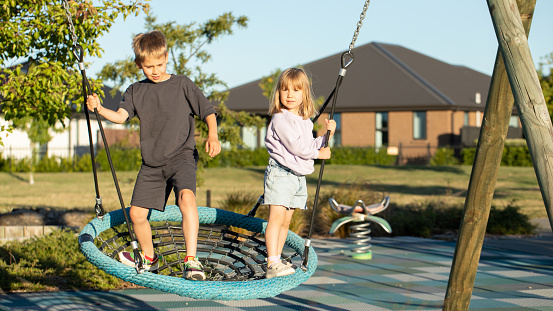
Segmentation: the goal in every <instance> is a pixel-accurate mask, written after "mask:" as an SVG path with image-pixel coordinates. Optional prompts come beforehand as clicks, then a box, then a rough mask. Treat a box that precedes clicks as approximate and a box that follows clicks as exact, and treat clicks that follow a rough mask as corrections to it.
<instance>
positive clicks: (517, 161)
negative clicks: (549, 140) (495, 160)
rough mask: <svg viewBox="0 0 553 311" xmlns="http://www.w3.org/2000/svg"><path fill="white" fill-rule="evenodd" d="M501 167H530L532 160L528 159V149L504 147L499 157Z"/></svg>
mask: <svg viewBox="0 0 553 311" xmlns="http://www.w3.org/2000/svg"><path fill="white" fill-rule="evenodd" d="M501 165H506V166H532V158H531V157H530V152H529V151H528V147H525V146H524V147H521V146H505V148H504V149H503V156H502V157H501Z"/></svg>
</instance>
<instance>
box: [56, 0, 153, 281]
mask: <svg viewBox="0 0 553 311" xmlns="http://www.w3.org/2000/svg"><path fill="white" fill-rule="evenodd" d="M62 4H63V7H64V9H65V16H66V18H67V21H68V23H69V31H70V34H71V38H72V40H73V45H72V48H71V50H72V51H73V54H74V55H75V57H76V58H77V61H78V65H79V70H80V72H81V77H82V90H83V92H82V93H83V110H84V113H85V116H86V123H87V127H88V140H89V144H90V158H91V162H92V172H93V175H94V186H95V189H96V204H95V210H96V216H97V217H98V218H99V219H102V218H103V217H104V215H105V211H104V207H103V205H102V197H101V196H100V188H99V186H98V173H97V171H96V161H95V159H94V142H93V141H92V127H91V124H90V114H89V112H88V107H87V106H86V100H87V98H88V96H89V95H92V94H93V92H92V88H91V87H90V82H89V80H88V78H87V76H86V69H85V64H84V50H83V47H82V46H81V45H80V44H79V43H78V42H77V41H78V37H77V34H76V31H75V26H74V24H73V18H72V14H71V8H70V7H69V3H68V2H67V0H62ZM94 114H95V115H96V120H97V121H98V127H99V129H100V134H101V136H102V141H103V142H104V148H105V150H106V155H107V158H108V162H109V167H110V169H111V175H112V177H113V182H114V183H115V188H116V190H117V195H118V197H119V203H120V204H121V209H122V210H123V214H124V216H125V220H126V223H127V227H128V230H129V235H130V237H131V240H132V242H131V246H132V249H133V253H134V258H138V260H137V261H136V263H135V265H136V270H137V271H138V272H139V273H140V272H142V271H144V267H143V263H142V256H140V253H139V250H138V242H137V240H136V237H135V235H134V232H133V230H132V225H131V222H130V221H129V219H130V218H129V215H128V214H127V211H126V209H125V203H124V202H123V196H122V194H121V189H120V187H119V182H118V179H117V175H116V173H115V167H114V165H113V161H112V159H111V154H110V152H109V146H108V143H107V139H106V134H105V132H104V127H103V126H102V120H101V118H100V114H99V113H98V109H96V108H94ZM79 239H81V237H79ZM84 239H86V238H84ZM80 242H81V241H79V243H80Z"/></svg>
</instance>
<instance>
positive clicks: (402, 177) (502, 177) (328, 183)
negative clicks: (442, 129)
mask: <svg viewBox="0 0 553 311" xmlns="http://www.w3.org/2000/svg"><path fill="white" fill-rule="evenodd" d="M471 169H472V168H471V167H470V166H452V167H432V166H428V167H426V166H406V167H374V166H360V165H326V166H325V170H324V175H323V182H322V186H321V193H324V191H326V190H330V189H332V188H333V187H340V186H341V185H342V184H344V183H346V182H352V181H356V180H363V181H365V182H368V183H369V184H371V185H372V186H373V187H374V190H375V191H380V192H382V193H383V195H384V194H386V195H389V196H390V197H391V205H392V207H393V205H394V204H399V205H404V204H409V203H416V202H424V201H428V200H438V199H440V200H443V201H444V202H448V203H458V204H459V205H463V204H464V201H465V195H466V191H467V188H468V184H469V179H470V173H471ZM264 170H265V167H248V168H209V169H206V170H205V172H204V174H203V178H204V179H205V182H204V184H203V185H202V186H201V187H199V188H198V189H197V200H198V205H200V206H205V205H206V193H207V190H210V191H211V203H212V204H211V205H212V206H213V207H219V204H220V202H221V201H222V200H224V199H225V198H226V196H227V194H229V193H232V192H239V191H241V192H247V193H252V194H254V195H255V196H258V195H261V194H262V193H263V175H264ZM136 174H137V172H117V177H118V181H119V186H120V188H121V193H122V196H123V201H124V204H125V205H126V206H128V205H129V204H130V200H131V195H132V190H133V187H134V181H135V178H136ZM318 177H319V166H316V167H315V172H314V173H313V174H311V175H309V176H308V179H307V181H308V183H309V186H308V189H309V193H310V200H313V196H314V193H315V188H316V183H317V179H318ZM34 180H35V184H34V185H29V183H28V181H29V174H28V173H14V174H11V173H0V193H2V195H1V196H0V213H7V212H10V211H11V210H12V209H16V208H29V207H33V208H44V207H48V208H53V209H80V210H90V211H91V212H93V211H94V204H95V196H96V194H95V187H94V178H93V174H92V172H88V173H35V175H34ZM98 182H99V186H100V195H101V197H102V201H103V205H104V207H105V209H106V210H107V211H111V210H114V209H118V208H120V206H121V205H120V203H119V199H118V196H117V192H116V190H115V186H114V183H113V179H112V176H111V173H110V172H101V173H99V176H98ZM359 199H363V198H359ZM511 201H515V204H516V205H517V206H520V207H522V212H523V213H525V214H527V215H528V216H529V217H530V218H532V219H533V218H544V217H547V213H546V210H545V207H544V203H543V200H542V197H541V192H540V190H539V186H538V182H537V179H536V176H535V173H534V169H533V168H532V167H501V168H500V170H499V175H498V181H497V185H496V191H495V195H494V201H493V204H494V205H495V206H496V207H498V208H502V207H504V206H506V205H507V204H508V203H509V202H511ZM168 203H169V204H173V203H174V201H173V198H170V199H169V202H168ZM366 203H369V202H366ZM308 204H309V203H308ZM311 204H312V202H311Z"/></svg>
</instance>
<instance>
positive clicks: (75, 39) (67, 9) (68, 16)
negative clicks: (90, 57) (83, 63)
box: [63, 0, 77, 46]
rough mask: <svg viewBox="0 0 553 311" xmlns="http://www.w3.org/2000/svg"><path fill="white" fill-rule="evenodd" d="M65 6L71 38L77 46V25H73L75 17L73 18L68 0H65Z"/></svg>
mask: <svg viewBox="0 0 553 311" xmlns="http://www.w3.org/2000/svg"><path fill="white" fill-rule="evenodd" d="M63 7H64V8H65V17H67V21H68V22H69V31H70V32H71V38H72V39H73V45H74V46H75V45H77V34H76V33H75V26H74V25H73V19H72V18H71V11H70V9H69V3H68V2H67V0H63Z"/></svg>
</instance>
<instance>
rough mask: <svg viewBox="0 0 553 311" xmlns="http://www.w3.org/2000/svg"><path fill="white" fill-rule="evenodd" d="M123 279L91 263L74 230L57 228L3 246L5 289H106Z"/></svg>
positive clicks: (0, 274) (0, 281) (0, 262)
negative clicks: (43, 234)
mask: <svg viewBox="0 0 553 311" xmlns="http://www.w3.org/2000/svg"><path fill="white" fill-rule="evenodd" d="M121 284H122V281H121V280H119V279H117V278H115V277H113V276H111V275H108V274H107V273H105V272H104V271H102V270H99V269H98V268H96V267H95V266H93V265H92V264H90V263H89V262H88V261H87V260H86V258H85V257H84V255H83V254H82V253H81V252H80V251H79V245H78V241H77V238H76V235H75V233H73V232H70V231H67V230H58V231H54V232H53V233H51V234H49V235H47V236H44V237H40V238H33V239H31V240H28V241H25V242H21V243H17V242H12V243H8V244H6V245H3V246H0V287H1V288H2V290H3V291H6V292H13V291H39V290H77V289H79V290H86V289H94V290H99V289H100V290H106V289H114V288H117V287H119V286H120V285H121Z"/></svg>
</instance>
